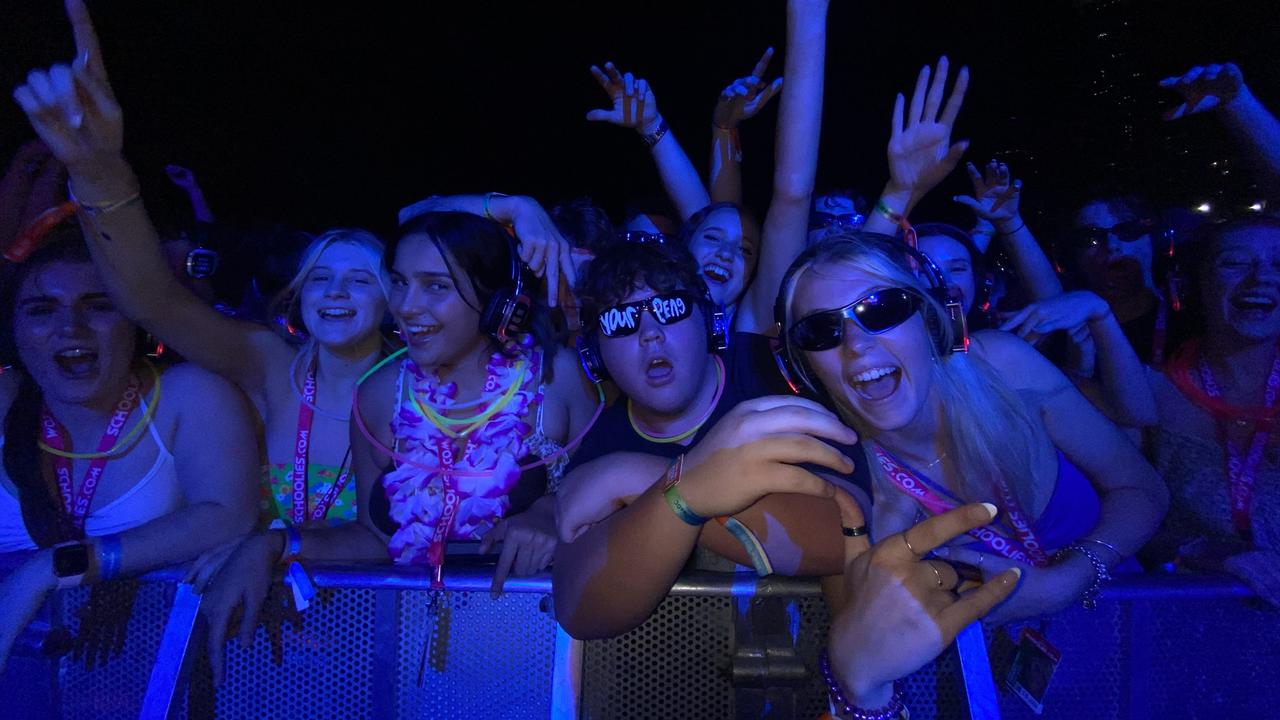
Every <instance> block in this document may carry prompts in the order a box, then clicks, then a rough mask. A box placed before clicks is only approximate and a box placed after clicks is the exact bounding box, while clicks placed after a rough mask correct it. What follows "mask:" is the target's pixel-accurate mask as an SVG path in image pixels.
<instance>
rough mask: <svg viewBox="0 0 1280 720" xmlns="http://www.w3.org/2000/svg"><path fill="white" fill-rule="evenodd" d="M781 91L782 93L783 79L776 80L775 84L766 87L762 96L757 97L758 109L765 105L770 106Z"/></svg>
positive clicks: (761, 93)
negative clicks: (770, 102) (771, 101)
mask: <svg viewBox="0 0 1280 720" xmlns="http://www.w3.org/2000/svg"><path fill="white" fill-rule="evenodd" d="M781 91H782V78H778V79H777V80H774V81H773V82H771V83H769V86H768V87H766V88H765V89H764V90H762V91H761V92H760V94H759V95H757V96H756V107H757V109H758V108H762V107H764V106H765V105H768V104H769V101H770V100H772V99H773V96H774V95H777V94H778V93H779V92H781Z"/></svg>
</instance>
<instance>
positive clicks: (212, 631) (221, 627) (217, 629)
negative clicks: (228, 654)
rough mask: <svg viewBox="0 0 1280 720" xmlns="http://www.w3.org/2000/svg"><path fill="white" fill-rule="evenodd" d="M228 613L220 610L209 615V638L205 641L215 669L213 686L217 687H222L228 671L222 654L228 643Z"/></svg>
mask: <svg viewBox="0 0 1280 720" xmlns="http://www.w3.org/2000/svg"><path fill="white" fill-rule="evenodd" d="M228 619H229V618H228V617H227V611H226V610H223V609H219V610H217V611H215V612H214V613H212V614H210V615H209V618H208V620H209V637H208V639H207V640H206V641H205V644H206V647H207V648H208V652H209V665H210V666H212V668H213V684H214V686H215V687H217V686H219V685H222V680H223V675H224V673H225V671H226V662H224V660H223V657H222V653H223V650H224V646H225V645H226V642H227V621H228Z"/></svg>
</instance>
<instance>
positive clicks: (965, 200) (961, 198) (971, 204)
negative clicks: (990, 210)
mask: <svg viewBox="0 0 1280 720" xmlns="http://www.w3.org/2000/svg"><path fill="white" fill-rule="evenodd" d="M951 199H952V200H953V201H955V202H957V203H960V204H961V205H963V206H965V207H967V208H969V209H970V210H972V211H974V212H975V213H977V214H978V215H982V214H983V213H984V212H985V211H984V210H983V209H982V203H980V202H978V201H977V200H974V199H973V198H971V197H969V196H967V195H957V196H955V197H953V198H951Z"/></svg>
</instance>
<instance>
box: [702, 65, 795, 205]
mask: <svg viewBox="0 0 1280 720" xmlns="http://www.w3.org/2000/svg"><path fill="white" fill-rule="evenodd" d="M771 59H773V48H768V49H766V50H765V51H764V55H763V56H761V57H760V61H759V62H757V63H756V66H755V67H754V68H753V69H752V70H751V74H750V75H748V76H746V77H741V78H738V79H737V80H734V81H733V83H732V84H731V85H729V87H727V88H725V89H724V91H722V92H721V93H720V98H719V99H718V100H717V101H716V109H715V112H714V113H713V114H712V116H711V181H710V183H708V184H709V185H710V189H711V202H713V203H718V202H731V203H734V204H735V205H741V204H742V142H741V139H740V138H739V137H738V126H739V125H741V124H742V122H743V121H744V120H749V119H751V118H753V117H755V116H756V113H758V112H760V111H761V110H762V109H764V106H765V105H768V104H769V101H770V100H771V99H773V96H774V95H776V94H778V91H779V90H781V89H782V78H778V79H776V80H774V81H773V82H771V83H766V82H765V81H764V74H765V72H766V71H767V70H768V69H769V61H770V60H771Z"/></svg>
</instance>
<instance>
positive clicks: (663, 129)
mask: <svg viewBox="0 0 1280 720" xmlns="http://www.w3.org/2000/svg"><path fill="white" fill-rule="evenodd" d="M666 134H667V120H666V118H659V119H658V127H657V129H655V130H654V131H653V132H651V133H648V134H647V135H641V136H640V142H642V143H644V146H645V147H650V148H651V147H653V146H654V145H657V144H658V141H659V140H661V139H662V138H663V137H665V136H666Z"/></svg>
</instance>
